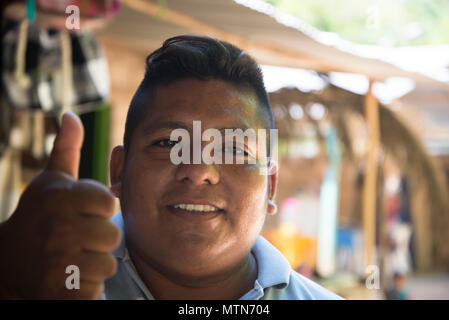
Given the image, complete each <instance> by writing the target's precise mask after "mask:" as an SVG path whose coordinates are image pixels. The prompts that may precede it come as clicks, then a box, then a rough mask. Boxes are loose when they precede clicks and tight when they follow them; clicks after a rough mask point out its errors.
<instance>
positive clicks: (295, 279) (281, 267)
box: [252, 236, 342, 300]
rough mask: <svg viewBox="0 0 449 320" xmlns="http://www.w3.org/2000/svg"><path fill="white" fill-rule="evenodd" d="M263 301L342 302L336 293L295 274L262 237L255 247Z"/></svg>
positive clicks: (280, 255)
mask: <svg viewBox="0 0 449 320" xmlns="http://www.w3.org/2000/svg"><path fill="white" fill-rule="evenodd" d="M252 252H253V254H254V255H255V257H256V261H257V264H258V269H259V270H258V272H259V275H258V279H257V280H258V282H259V283H260V284H261V286H262V288H263V291H264V293H263V296H262V299H264V300H341V299H342V298H341V297H340V296H338V295H336V294H335V293H333V292H331V291H329V290H327V289H325V288H323V287H322V286H320V285H319V284H317V283H315V282H314V281H312V280H310V279H308V278H306V277H304V276H303V275H300V274H299V273H298V272H296V271H294V270H293V269H292V267H291V266H290V264H289V262H288V261H287V259H286V258H285V257H284V256H283V255H282V253H281V252H280V251H279V250H278V249H277V248H275V247H274V246H273V245H272V244H271V243H269V242H268V241H267V240H266V239H264V238H263V237H262V236H259V237H258V239H257V241H256V244H255V245H254V247H253V248H252Z"/></svg>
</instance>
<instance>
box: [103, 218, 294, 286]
mask: <svg viewBox="0 0 449 320" xmlns="http://www.w3.org/2000/svg"><path fill="white" fill-rule="evenodd" d="M112 222H113V223H114V224H116V225H117V226H118V227H119V228H120V229H121V230H122V240H121V242H120V245H119V246H118V248H117V249H115V250H114V251H113V252H112V255H113V256H114V257H116V258H117V259H121V260H127V259H129V256H128V254H127V249H126V243H125V233H124V225H123V217H122V214H121V212H118V213H117V214H115V215H114V217H113V218H112ZM251 252H252V253H253V255H254V257H255V259H256V262H257V269H258V274H257V283H258V284H259V285H260V286H261V287H262V288H263V289H265V288H269V287H276V288H277V289H283V288H285V287H287V286H288V283H289V279H290V274H291V270H292V269H291V266H290V263H289V262H288V260H287V259H286V258H285V257H284V256H283V255H282V253H281V252H280V251H279V250H278V249H276V248H275V247H274V246H273V245H272V244H271V243H270V242H268V240H266V239H265V238H264V237H263V236H258V237H257V239H256V242H255V244H254V245H253V247H252V248H251Z"/></svg>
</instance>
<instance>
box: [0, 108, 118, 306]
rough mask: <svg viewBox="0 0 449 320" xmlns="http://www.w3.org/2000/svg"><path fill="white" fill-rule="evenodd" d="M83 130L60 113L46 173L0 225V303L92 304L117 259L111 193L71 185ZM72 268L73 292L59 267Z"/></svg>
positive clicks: (86, 183) (88, 184)
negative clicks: (76, 273) (76, 282)
mask: <svg viewBox="0 0 449 320" xmlns="http://www.w3.org/2000/svg"><path fill="white" fill-rule="evenodd" d="M83 134H84V133H83V126H82V124H81V122H80V120H79V118H78V117H77V116H75V115H74V114H72V113H66V114H64V116H63V119H62V125H61V129H60V132H59V134H58V136H57V137H56V140H55V143H54V146H53V150H52V153H51V155H50V159H49V163H48V166H47V168H46V169H45V170H44V171H43V172H42V173H40V174H39V176H37V177H36V178H35V179H34V180H33V181H32V183H31V184H30V185H29V186H28V188H27V189H26V190H25V192H24V193H23V195H22V197H21V198H20V200H19V204H18V206H17V209H16V210H15V212H14V213H13V215H12V216H11V218H10V219H9V220H7V221H6V222H4V223H3V224H1V225H0V298H6V299H8V298H11V299H15V298H19V299H20V298H28V299H97V298H99V297H100V296H101V293H102V291H103V284H102V282H103V281H104V280H105V279H107V278H109V277H111V276H113V275H114V273H115V271H116V268H117V262H116V260H115V259H114V257H113V256H112V255H111V254H110V251H112V250H114V249H115V248H116V247H117V246H118V245H119V243H120V238H121V234H120V230H119V229H118V228H117V227H116V226H115V225H114V224H113V223H112V222H110V221H109V219H110V218H111V217H112V216H113V214H114V196H113V195H112V193H111V192H110V191H109V189H107V188H106V187H105V186H103V185H102V184H99V183H97V182H95V181H92V180H77V178H78V166H79V159H80V150H81V146H82V141H83ZM69 265H76V266H78V268H79V270H80V288H79V289H72V290H69V289H67V287H66V278H67V277H68V276H70V275H69V274H66V268H67V266H69Z"/></svg>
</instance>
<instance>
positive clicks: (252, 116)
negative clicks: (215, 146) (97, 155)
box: [143, 79, 264, 128]
mask: <svg viewBox="0 0 449 320" xmlns="http://www.w3.org/2000/svg"><path fill="white" fill-rule="evenodd" d="M259 108H260V107H259V105H258V101H257V98H256V96H255V94H254V93H253V92H252V91H251V90H249V89H244V88H239V87H236V86H235V85H233V84H231V83H228V82H225V81H221V80H206V81H203V80H196V79H185V80H179V81H176V82H173V83H170V84H168V85H161V86H158V87H157V89H156V92H155V96H154V98H153V101H152V102H151V107H150V111H149V112H148V113H147V116H146V117H145V120H144V121H143V122H144V123H145V124H146V125H145V126H148V125H151V124H155V123H159V122H167V121H172V122H181V123H185V124H186V125H187V126H188V124H190V126H191V124H192V121H193V120H201V121H202V125H203V128H206V127H213V128H218V127H226V126H229V127H241V128H264V125H263V121H262V119H261V114H262V113H261V112H260V109H259Z"/></svg>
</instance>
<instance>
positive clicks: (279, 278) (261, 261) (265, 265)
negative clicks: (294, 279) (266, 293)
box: [251, 236, 292, 289]
mask: <svg viewBox="0 0 449 320" xmlns="http://www.w3.org/2000/svg"><path fill="white" fill-rule="evenodd" d="M251 251H252V253H253V254H254V257H255V258H256V261H257V268H258V275H257V281H258V282H259V284H260V286H261V287H262V288H264V289H265V288H269V287H273V286H274V287H276V288H277V289H283V288H285V287H287V286H288V283H289V280H290V274H291V271H292V268H291V266H290V263H289V262H288V260H287V259H286V258H285V257H284V256H283V255H282V253H281V252H280V251H279V250H278V249H276V248H275V247H274V246H273V245H272V244H271V243H270V242H268V240H266V239H265V238H264V237H262V236H258V237H257V239H256V243H255V244H254V246H253V247H252V249H251Z"/></svg>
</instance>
